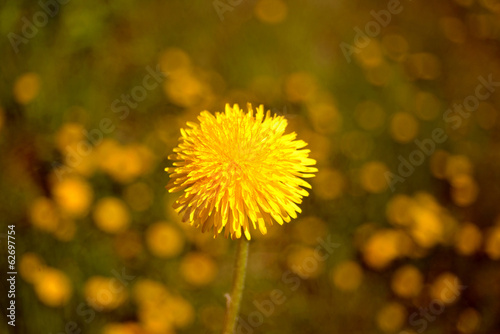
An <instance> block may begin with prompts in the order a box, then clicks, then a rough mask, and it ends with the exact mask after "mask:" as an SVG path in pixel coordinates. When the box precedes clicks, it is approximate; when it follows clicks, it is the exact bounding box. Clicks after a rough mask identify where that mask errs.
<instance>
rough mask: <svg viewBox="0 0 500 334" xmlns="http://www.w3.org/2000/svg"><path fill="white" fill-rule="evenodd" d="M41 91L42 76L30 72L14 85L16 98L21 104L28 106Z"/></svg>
mask: <svg viewBox="0 0 500 334" xmlns="http://www.w3.org/2000/svg"><path fill="white" fill-rule="evenodd" d="M39 91H40V76H39V75H38V74H36V73H33V72H29V73H25V74H23V75H21V76H20V77H19V78H17V80H16V82H15V83H14V97H15V99H16V101H17V102H19V103H20V104H28V103H30V102H31V101H32V100H33V99H34V98H35V97H37V95H38V92H39Z"/></svg>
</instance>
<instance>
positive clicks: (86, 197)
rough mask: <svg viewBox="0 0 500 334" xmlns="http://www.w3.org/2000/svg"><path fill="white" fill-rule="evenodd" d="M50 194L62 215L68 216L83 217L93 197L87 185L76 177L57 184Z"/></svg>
mask: <svg viewBox="0 0 500 334" xmlns="http://www.w3.org/2000/svg"><path fill="white" fill-rule="evenodd" d="M52 192H53V194H54V200H55V202H56V203H57V204H58V205H59V207H60V208H61V210H62V211H63V212H64V213H67V214H68V215H70V216H83V215H85V214H86V213H87V211H88V209H89V206H90V203H91V202H92V199H93V197H94V192H93V190H92V188H91V186H90V185H89V183H88V182H87V181H86V180H84V179H83V178H78V177H70V178H67V179H64V180H62V181H60V182H57V183H56V184H55V185H54V187H53V189H52Z"/></svg>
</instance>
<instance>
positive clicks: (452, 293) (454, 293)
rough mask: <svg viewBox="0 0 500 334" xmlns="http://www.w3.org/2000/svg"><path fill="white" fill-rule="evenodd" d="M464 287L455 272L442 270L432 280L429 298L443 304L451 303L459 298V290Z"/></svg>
mask: <svg viewBox="0 0 500 334" xmlns="http://www.w3.org/2000/svg"><path fill="white" fill-rule="evenodd" d="M464 288H465V287H464V286H462V285H461V284H460V280H459V278H458V277H457V276H456V275H455V274H453V273H450V272H444V273H442V274H441V275H439V276H438V277H437V278H436V279H435V280H434V282H432V285H431V287H430V290H429V294H430V296H431V298H433V299H436V300H438V301H441V302H443V303H444V304H453V303H454V302H456V301H457V300H458V298H460V295H461V291H462V290H463V289H464Z"/></svg>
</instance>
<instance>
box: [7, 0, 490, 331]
mask: <svg viewBox="0 0 500 334" xmlns="http://www.w3.org/2000/svg"><path fill="white" fill-rule="evenodd" d="M0 31H1V35H2V36H3V37H2V38H1V39H0V48H1V58H2V61H1V65H0V68H1V80H0V168H1V170H0V171H1V172H0V187H1V189H2V191H1V195H0V217H1V218H0V219H1V222H2V223H1V226H2V227H1V229H2V230H1V231H0V243H1V259H0V263H2V269H1V270H2V274H1V276H2V277H5V276H4V275H6V274H4V273H6V272H7V271H8V269H7V255H8V254H7V231H8V227H7V226H8V225H15V232H16V270H17V272H18V275H17V283H16V284H17V285H16V297H15V301H16V326H15V327H12V326H8V325H7V321H8V320H9V319H8V318H7V317H6V312H7V311H6V308H7V306H8V303H9V299H8V298H7V289H8V284H6V283H5V282H6V281H5V279H4V280H3V283H2V285H1V287H2V289H3V290H5V291H3V290H2V296H1V298H0V300H1V301H2V302H1V307H2V310H3V311H2V312H3V319H2V321H1V324H0V331H1V332H2V333H4V332H9V333H53V334H56V333H57V334H60V333H68V334H69V333H71V334H74V333H105V334H129V333H130V334H132V333H133V334H138V333H147V334H160V333H162V334H163V333H168V334H170V333H219V332H220V331H221V328H222V320H223V316H224V309H225V298H224V294H225V293H227V292H229V287H230V284H231V278H232V277H231V276H232V266H233V256H234V251H235V242H233V241H231V240H226V239H224V238H223V237H218V238H216V239H213V238H212V236H211V234H202V233H201V231H200V230H196V229H194V228H192V227H191V226H189V225H186V224H183V223H181V222H180V218H179V217H178V216H177V215H176V213H175V212H174V211H173V209H172V208H171V205H172V203H173V201H174V200H175V199H176V197H177V196H178V194H168V193H167V192H166V190H165V185H166V184H167V182H168V175H167V173H165V172H164V168H165V167H168V166H171V162H169V161H168V160H167V159H166V157H167V155H169V154H171V152H172V149H173V148H174V147H175V146H176V145H177V139H178V137H179V136H180V128H182V127H185V124H186V122H187V121H196V116H197V115H198V114H199V113H200V112H201V111H202V110H209V111H212V112H215V111H223V108H224V105H225V103H230V104H233V103H238V104H239V105H240V106H242V107H245V106H246V103H247V102H250V103H252V104H253V105H254V106H256V105H259V104H264V106H265V108H266V109H269V110H271V111H272V112H273V113H276V114H278V115H283V116H285V117H286V118H287V119H288V121H289V127H288V131H289V132H291V131H295V132H297V134H298V137H299V138H300V139H303V140H305V141H306V142H308V143H309V148H310V149H311V150H312V153H311V156H312V157H313V158H315V159H316V160H317V162H318V168H319V173H318V174H317V177H316V178H315V179H312V185H313V189H312V191H311V194H310V196H309V197H308V198H305V200H304V203H303V204H302V209H303V213H302V214H301V215H300V216H299V218H298V219H296V220H294V221H292V222H291V223H289V224H286V225H285V226H277V227H276V226H275V227H273V228H271V229H270V230H269V233H268V235H266V236H261V235H259V233H253V239H252V244H251V248H250V258H249V270H248V278H247V287H246V290H245V293H244V299H243V304H242V309H241V321H240V323H239V328H238V333H345V332H348V333H407V334H411V333H424V332H425V333H429V334H430V333H464V334H468V333H499V332H500V320H499V319H500V317H499V315H500V266H499V262H498V261H499V259H500V216H499V209H498V200H499V195H500V136H499V129H500V120H499V115H498V110H499V106H500V89H499V88H500V58H499V56H500V44H499V40H500V2H499V1H496V0H455V1H452V0H448V1H444V0H438V1H432V2H424V1H409V0H402V1H401V2H399V1H396V0H391V1H368V0H355V1H340V0H339V1H333V0H332V1H326V0H313V1H308V2H302V1H298V0H242V1H238V0H216V1H212V0H207V1H199V0H198V1H189V2H186V1H178V0H170V1H134V0H126V1H117V0H107V1H96V0H88V1H80V0H71V1H68V0H64V1H63V0H60V2H58V1H56V0H46V1H44V0H42V1H40V2H37V1H13V0H7V1H3V2H2V3H1V4H0ZM256 232H257V231H256ZM332 245H333V246H332Z"/></svg>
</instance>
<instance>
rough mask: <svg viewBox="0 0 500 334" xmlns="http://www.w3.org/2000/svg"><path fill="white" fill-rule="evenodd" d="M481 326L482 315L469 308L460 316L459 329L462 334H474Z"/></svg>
mask: <svg viewBox="0 0 500 334" xmlns="http://www.w3.org/2000/svg"><path fill="white" fill-rule="evenodd" d="M480 324H481V314H480V313H479V312H478V311H476V310H475V309H473V308H471V307H469V308H466V309H465V310H463V311H462V312H461V313H460V315H459V316H458V321H457V329H458V330H459V331H460V333H464V334H468V333H474V332H475V331H476V330H477V329H478V327H479V325H480Z"/></svg>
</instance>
